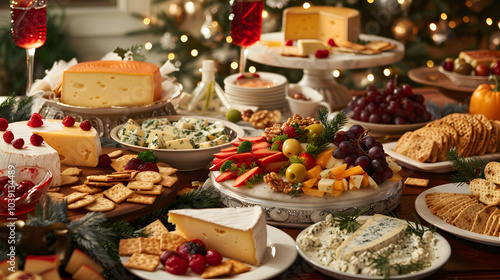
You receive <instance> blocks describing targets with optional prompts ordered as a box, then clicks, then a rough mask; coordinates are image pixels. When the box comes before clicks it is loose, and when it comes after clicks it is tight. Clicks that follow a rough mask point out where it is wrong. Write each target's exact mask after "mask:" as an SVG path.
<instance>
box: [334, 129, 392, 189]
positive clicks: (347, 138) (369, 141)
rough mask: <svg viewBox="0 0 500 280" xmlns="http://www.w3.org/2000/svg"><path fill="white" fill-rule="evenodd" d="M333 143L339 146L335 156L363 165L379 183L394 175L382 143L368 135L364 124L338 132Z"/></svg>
mask: <svg viewBox="0 0 500 280" xmlns="http://www.w3.org/2000/svg"><path fill="white" fill-rule="evenodd" d="M333 144H335V145H336V146H337V147H338V148H337V149H335V150H334V151H333V157H335V158H336V159H344V161H345V163H347V164H348V165H349V166H350V165H353V166H356V165H359V166H361V167H362V168H363V170H365V172H366V173H368V175H370V177H372V179H373V180H374V181H375V182H376V183H377V184H381V183H382V182H384V181H385V180H387V179H389V178H391V177H392V176H393V171H392V169H391V168H389V164H388V163H387V161H386V159H385V152H384V148H383V146H382V143H380V142H379V141H378V140H377V139H375V138H374V137H373V136H370V135H368V130H365V129H364V128H363V127H362V126H360V125H353V126H351V127H350V128H349V130H347V131H339V132H337V133H336V134H335V135H334V137H333Z"/></svg>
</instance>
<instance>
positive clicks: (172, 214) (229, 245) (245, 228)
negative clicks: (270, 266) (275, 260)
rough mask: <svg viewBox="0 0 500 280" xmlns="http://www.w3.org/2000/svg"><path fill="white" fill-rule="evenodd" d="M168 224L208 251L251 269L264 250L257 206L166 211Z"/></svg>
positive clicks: (261, 214)
mask: <svg viewBox="0 0 500 280" xmlns="http://www.w3.org/2000/svg"><path fill="white" fill-rule="evenodd" d="M169 222H171V223H174V224H175V225H176V228H177V229H178V230H180V231H181V232H183V233H184V234H185V235H186V237H187V238H188V239H190V240H191V239H196V238H197V239H200V240H202V241H203V242H204V243H205V245H206V246H207V249H214V250H217V251H218V252H219V253H221V254H222V256H224V257H227V258H233V259H236V260H239V261H242V262H245V263H248V264H251V265H260V264H261V263H262V260H263V258H264V255H265V252H266V248H267V230H266V219H265V214H264V211H263V210H262V207H260V206H254V207H241V208H215V209H183V210H171V211H169Z"/></svg>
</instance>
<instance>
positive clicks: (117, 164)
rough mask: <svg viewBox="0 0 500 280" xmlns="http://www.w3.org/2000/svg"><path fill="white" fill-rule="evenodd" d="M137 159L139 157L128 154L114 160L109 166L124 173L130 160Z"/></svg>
mask: <svg viewBox="0 0 500 280" xmlns="http://www.w3.org/2000/svg"><path fill="white" fill-rule="evenodd" d="M136 157H137V155H133V154H126V155H123V156H121V157H119V158H117V159H115V160H112V161H111V164H110V165H109V166H111V168H113V169H114V170H115V171H123V169H124V168H125V165H126V164H127V163H128V162H129V160H130V159H131V158H136Z"/></svg>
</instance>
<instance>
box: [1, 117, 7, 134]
mask: <svg viewBox="0 0 500 280" xmlns="http://www.w3.org/2000/svg"><path fill="white" fill-rule="evenodd" d="M8 127H9V122H8V121H7V119H5V118H0V131H6V130H7V128H8Z"/></svg>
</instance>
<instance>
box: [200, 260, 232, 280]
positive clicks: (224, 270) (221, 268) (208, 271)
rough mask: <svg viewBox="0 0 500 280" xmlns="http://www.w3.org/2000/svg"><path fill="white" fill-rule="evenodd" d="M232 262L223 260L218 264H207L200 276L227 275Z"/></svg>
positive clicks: (205, 277)
mask: <svg viewBox="0 0 500 280" xmlns="http://www.w3.org/2000/svg"><path fill="white" fill-rule="evenodd" d="M232 268H233V264H232V263H231V262H228V261H225V262H222V263H221V264H219V265H214V266H207V267H206V268H205V271H203V273H202V274H201V278H203V279H209V278H215V277H217V276H222V275H227V274H228V273H230V272H231V269H232Z"/></svg>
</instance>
